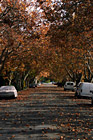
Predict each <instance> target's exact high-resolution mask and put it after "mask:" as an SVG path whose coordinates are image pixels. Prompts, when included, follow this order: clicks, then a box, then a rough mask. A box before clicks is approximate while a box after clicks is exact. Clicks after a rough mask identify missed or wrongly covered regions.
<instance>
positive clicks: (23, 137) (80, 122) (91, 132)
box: [0, 87, 93, 140]
mask: <svg viewBox="0 0 93 140" xmlns="http://www.w3.org/2000/svg"><path fill="white" fill-rule="evenodd" d="M10 139H13V140H92V139H93V105H91V100H90V99H76V98H75V97H74V92H70V91H65V92H64V91H63V89H62V88H57V87H37V88H30V89H26V90H24V91H20V92H19V95H18V98H17V99H10V100H4V99H3V100H0V140H10Z"/></svg>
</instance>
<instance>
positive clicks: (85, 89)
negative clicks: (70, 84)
mask: <svg viewBox="0 0 93 140" xmlns="http://www.w3.org/2000/svg"><path fill="white" fill-rule="evenodd" d="M75 96H77V97H91V98H93V83H88V82H81V83H79V84H78V86H77V89H76V92H75Z"/></svg>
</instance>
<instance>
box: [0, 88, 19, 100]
mask: <svg viewBox="0 0 93 140" xmlns="http://www.w3.org/2000/svg"><path fill="white" fill-rule="evenodd" d="M17 95H18V94H17V90H16V88H15V87H14V86H1V87H0V97H1V98H7V97H13V98H16V97H17Z"/></svg>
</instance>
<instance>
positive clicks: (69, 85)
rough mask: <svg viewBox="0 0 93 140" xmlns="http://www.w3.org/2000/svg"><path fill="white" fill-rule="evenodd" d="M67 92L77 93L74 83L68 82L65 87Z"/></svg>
mask: <svg viewBox="0 0 93 140" xmlns="http://www.w3.org/2000/svg"><path fill="white" fill-rule="evenodd" d="M66 90H71V91H75V83H74V82H72V81H67V82H66V83H65V85H64V91H66Z"/></svg>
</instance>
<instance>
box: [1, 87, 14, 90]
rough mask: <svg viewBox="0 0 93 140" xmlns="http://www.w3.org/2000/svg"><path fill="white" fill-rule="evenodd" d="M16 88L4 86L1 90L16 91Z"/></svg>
mask: <svg viewBox="0 0 93 140" xmlns="http://www.w3.org/2000/svg"><path fill="white" fill-rule="evenodd" d="M14 89H15V88H14V86H2V87H1V88H0V90H14Z"/></svg>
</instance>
